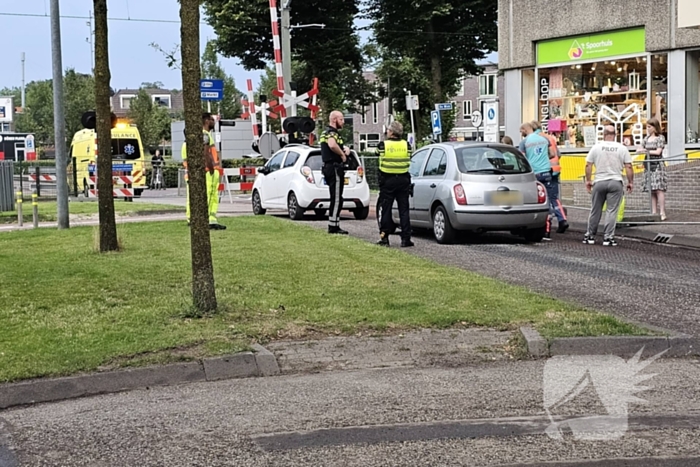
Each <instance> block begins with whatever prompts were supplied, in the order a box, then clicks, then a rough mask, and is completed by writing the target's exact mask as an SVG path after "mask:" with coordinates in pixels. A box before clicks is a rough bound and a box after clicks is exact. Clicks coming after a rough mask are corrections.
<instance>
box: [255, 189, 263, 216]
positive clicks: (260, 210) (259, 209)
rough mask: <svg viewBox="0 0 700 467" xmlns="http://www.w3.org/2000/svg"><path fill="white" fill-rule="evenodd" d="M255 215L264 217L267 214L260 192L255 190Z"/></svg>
mask: <svg viewBox="0 0 700 467" xmlns="http://www.w3.org/2000/svg"><path fill="white" fill-rule="evenodd" d="M252 199H253V214H255V215H256V216H262V215H263V214H265V212H266V210H265V209H263V207H262V200H261V199H260V192H259V191H258V190H255V191H254V192H253V198H252Z"/></svg>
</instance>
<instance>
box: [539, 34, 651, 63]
mask: <svg viewBox="0 0 700 467" xmlns="http://www.w3.org/2000/svg"><path fill="white" fill-rule="evenodd" d="M645 40H646V36H645V34H644V28H637V29H627V30H625V31H613V32H602V33H600V34H591V35H587V36H574V37H568V38H566V39H554V40H550V41H542V42H538V43H537V65H538V66H542V65H550V64H553V63H566V62H578V61H590V60H598V59H602V58H608V57H616V56H619V55H632V54H641V53H644V52H645V48H646V47H645V45H646V44H645Z"/></svg>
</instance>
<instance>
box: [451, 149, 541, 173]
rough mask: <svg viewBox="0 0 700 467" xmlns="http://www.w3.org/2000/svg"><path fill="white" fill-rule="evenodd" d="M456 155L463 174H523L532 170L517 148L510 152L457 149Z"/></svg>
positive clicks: (505, 150) (502, 150)
mask: <svg viewBox="0 0 700 467" xmlns="http://www.w3.org/2000/svg"><path fill="white" fill-rule="evenodd" d="M455 154H456V155H457V167H458V168H459V171H460V172H462V173H486V174H488V173H499V174H521V173H527V172H531V170H532V169H531V168H530V164H529V163H528V162H527V159H526V158H525V156H523V155H522V154H521V153H520V151H518V150H517V149H515V148H513V150H512V151H510V150H508V149H495V148H489V147H482V148H473V147H463V148H459V147H457V148H455Z"/></svg>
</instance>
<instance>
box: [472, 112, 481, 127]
mask: <svg viewBox="0 0 700 467" xmlns="http://www.w3.org/2000/svg"><path fill="white" fill-rule="evenodd" d="M481 122H482V118H481V112H479V111H478V110H475V111H474V112H472V125H474V127H476V128H479V127H480V126H481Z"/></svg>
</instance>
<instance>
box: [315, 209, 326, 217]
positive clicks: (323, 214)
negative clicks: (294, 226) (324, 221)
mask: <svg viewBox="0 0 700 467" xmlns="http://www.w3.org/2000/svg"><path fill="white" fill-rule="evenodd" d="M314 214H316V217H320V218H324V217H326V210H325V209H314Z"/></svg>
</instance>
